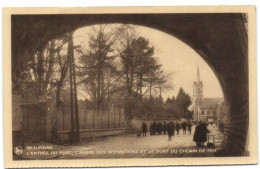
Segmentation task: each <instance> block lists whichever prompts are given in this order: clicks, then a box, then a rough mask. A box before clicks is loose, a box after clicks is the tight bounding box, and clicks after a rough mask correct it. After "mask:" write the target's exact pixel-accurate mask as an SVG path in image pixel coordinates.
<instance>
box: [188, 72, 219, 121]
mask: <svg viewBox="0 0 260 169" xmlns="http://www.w3.org/2000/svg"><path fill="white" fill-rule="evenodd" d="M219 100H220V98H204V97H203V83H202V81H201V80H200V73H199V68H197V79H196V81H195V82H194V83H193V99H192V103H193V106H192V109H193V121H195V122H199V121H204V122H217V107H218V101H219Z"/></svg>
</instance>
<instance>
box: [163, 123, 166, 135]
mask: <svg viewBox="0 0 260 169" xmlns="http://www.w3.org/2000/svg"><path fill="white" fill-rule="evenodd" d="M166 131H167V124H166V121H164V122H163V134H166Z"/></svg>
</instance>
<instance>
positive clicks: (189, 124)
mask: <svg viewBox="0 0 260 169" xmlns="http://www.w3.org/2000/svg"><path fill="white" fill-rule="evenodd" d="M188 131H189V134H191V122H189V123H188Z"/></svg>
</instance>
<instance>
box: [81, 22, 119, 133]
mask: <svg viewBox="0 0 260 169" xmlns="http://www.w3.org/2000/svg"><path fill="white" fill-rule="evenodd" d="M106 28H107V29H108V30H106ZM119 30H120V29H119ZM119 30H114V29H111V28H110V27H109V26H107V25H99V26H93V27H92V32H91V34H90V36H89V39H88V43H89V46H88V47H84V46H79V47H78V48H77V52H78V53H79V55H80V57H79V60H80V63H82V66H81V67H79V66H78V68H80V71H79V74H78V75H79V78H80V79H81V80H80V83H81V84H83V85H84V89H85V91H86V92H87V93H88V94H89V95H90V96H91V100H92V101H93V102H94V103H95V105H96V106H95V109H96V110H97V111H98V112H99V115H100V119H101V120H100V126H101V128H102V111H104V110H106V109H108V106H107V103H108V102H110V98H111V95H112V94H113V93H115V92H116V91H118V89H119V88H120V86H119V87H117V86H118V84H119V83H118V82H119V79H120V72H119V70H118V68H117V66H116V63H115V58H116V54H115V52H114V49H113V45H114V43H115V41H116V39H117V36H118V33H119V32H120V31H119ZM93 121H95V115H94V116H93ZM93 127H94V128H95V124H93Z"/></svg>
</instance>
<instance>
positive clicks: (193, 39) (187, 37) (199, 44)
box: [12, 14, 248, 155]
mask: <svg viewBox="0 0 260 169" xmlns="http://www.w3.org/2000/svg"><path fill="white" fill-rule="evenodd" d="M163 16H164V17H162V15H161V16H160V15H158V16H157V17H155V18H154V17H151V16H150V15H147V16H145V15H142V17H143V18H146V17H147V18H150V19H148V21H147V22H146V23H144V24H140V21H141V20H136V21H131V20H133V18H134V19H136V16H130V17H129V18H128V19H126V20H124V18H125V17H121V18H120V17H119V19H118V18H117V19H111V20H109V21H108V22H114V20H119V21H120V22H118V23H131V22H133V23H135V24H136V25H145V26H147V25H148V27H155V28H156V29H158V30H159V29H160V30H165V32H169V34H170V35H173V36H175V37H179V39H181V40H182V41H183V42H185V43H186V44H188V45H189V46H191V47H192V48H193V49H194V50H195V51H196V52H197V53H199V55H200V56H202V58H204V59H205V61H206V62H207V63H208V64H209V66H210V67H211V68H212V70H213V71H214V73H215V74H216V76H217V78H218V80H219V82H220V84H221V86H222V89H223V94H224V96H225V101H226V104H227V109H228V112H230V115H229V117H228V118H231V119H232V120H234V119H237V118H238V117H244V118H245V120H244V121H242V123H243V125H244V126H241V125H240V126H239V127H236V126H232V127H231V128H233V130H229V131H226V135H231V134H233V133H232V132H238V131H241V130H243V131H244V132H245V133H247V128H248V75H247V72H246V71H245V70H247V54H245V53H247V52H244V50H247V45H246V46H244V45H243V44H244V42H245V41H247V39H244V36H245V35H244V34H246V32H245V30H243V27H240V29H241V30H238V28H237V25H241V24H242V23H243V22H244V21H243V20H241V19H240V15H239V14H237V15H235V14H234V15H232V16H231V15H225V16H223V15H222V16H221V17H222V18H223V17H224V18H225V19H224V20H221V21H220V20H219V19H218V16H212V18H211V19H212V20H214V19H215V20H214V21H215V22H214V23H213V21H210V19H209V18H208V17H209V16H207V17H205V15H201V16H196V17H195V16H194V17H195V18H196V19H195V20H194V21H193V23H194V24H193V25H198V26H193V27H191V28H187V27H188V26H187V23H188V22H190V21H191V19H186V20H185V19H184V20H183V21H181V20H182V19H181V18H182V17H184V18H190V15H188V16H187V15H183V16H176V15H168V16H165V15H163ZM59 17H60V16H58V18H59ZM81 17H82V16H80V17H79V18H81ZM87 17H89V16H87ZM102 17H104V18H102ZM102 17H101V19H97V20H98V22H103V21H102V20H104V19H105V20H106V19H107V18H108V17H107V16H102ZM64 18H65V17H64ZM72 18H74V17H72ZM126 18H127V17H126ZM143 18H142V19H143ZM151 18H153V19H155V20H156V21H157V22H156V23H152V22H151ZM162 18H163V22H165V20H168V21H173V22H174V23H177V25H178V26H174V25H173V24H170V25H167V24H165V23H164V24H161V23H162V21H161V20H162ZM198 18H199V19H198ZM234 18H238V19H237V20H235V21H234ZM56 19H57V18H56ZM54 20H55V19H54ZM205 20H206V21H207V23H208V25H205V24H203V22H204V21H205ZM77 21H79V20H77ZM44 22H46V23H47V25H48V24H49V22H47V21H44ZM85 22H89V21H80V22H79V25H83V24H84V25H86V23H85ZM71 23H72V25H74V29H75V28H76V27H77V26H76V25H77V24H75V22H74V21H73V20H69V22H68V23H67V24H71ZM195 23H196V24H195ZM200 23H201V25H200ZM221 24H224V25H222V27H216V25H221ZM65 25H66V24H65ZM203 26H204V29H203V30H206V31H205V32H203V31H201V28H203ZM224 26H225V27H227V28H232V27H235V28H236V31H234V33H233V35H234V37H233V38H230V37H231V35H228V34H229V33H230V32H229V31H228V29H224V28H223V27H224ZM78 27H79V26H78ZM209 27H210V28H211V27H212V29H209ZM51 30H54V29H53V28H52V27H51V26H50V27H49V29H47V30H40V31H38V30H37V29H35V30H34V31H35V32H32V33H37V34H38V33H39V32H41V31H43V32H44V34H43V35H44V36H45V37H44V36H42V37H39V36H37V37H38V38H39V39H40V40H39V43H35V45H33V46H41V45H42V43H41V42H43V41H47V40H46V38H47V39H48V38H50V37H54V36H58V35H59V33H57V32H56V33H53V32H52V31H51ZM66 30H68V27H66V26H64V28H63V31H65V32H66ZM25 32H26V30H25ZM193 32H196V34H195V33H194V34H193ZM210 32H213V33H212V34H209V33H210ZM27 33H29V31H28V32H27ZM18 35H19V33H18ZM219 35H221V37H220V38H216V37H218V36H219ZM225 35H228V37H229V38H230V39H229V42H235V41H237V42H238V43H231V44H232V45H234V44H235V46H231V45H230V44H227V42H225V41H226V37H225ZM28 38H29V37H28ZM29 39H30V40H31V41H32V42H36V40H35V39H33V38H29ZM212 39H214V40H215V41H213V40H212ZM22 41H24V39H23V40H22ZM29 42H30V41H29ZM15 43H16V44H15V45H17V46H19V45H20V48H19V47H17V49H20V50H17V49H13V51H12V58H14V57H17V56H19V55H15V54H17V51H19V52H20V56H22V55H26V53H30V52H28V51H33V48H34V47H32V46H31V47H26V48H27V49H25V48H24V47H25V46H24V45H22V44H19V42H15ZM17 43H18V44H17ZM245 44H247V43H245ZM12 45H13V44H12ZM225 45H227V46H225ZM241 46H242V47H241ZM238 47H241V48H240V49H239V50H241V51H232V50H231V49H237V48H238ZM35 48H37V47H35ZM228 48H231V49H228ZM26 50H28V51H26ZM233 58H236V60H235V63H232V62H233V60H232V59H233ZM237 63H238V64H239V66H237ZM13 66H14V65H13ZM228 70H231V72H229V71H228ZM234 70H235V71H234ZM236 71H238V72H239V73H241V76H240V75H235V74H237V73H236ZM234 75H235V76H234ZM242 75H243V76H242ZM232 76H234V77H232ZM235 80H237V82H235ZM236 83H239V85H238V86H236ZM237 89H240V90H242V92H241V91H240V92H238V93H237ZM237 104H240V106H237ZM235 116H237V118H236V117H235ZM234 123H241V121H239V120H237V121H236V122H233V125H236V124H234ZM236 137H240V136H236ZM242 138H243V139H242V142H241V143H238V144H237V150H236V151H232V150H230V149H228V148H227V149H226V152H225V153H226V154H227V155H242V154H244V151H245V149H244V148H245V147H244V146H245V142H246V136H245V137H244V136H242ZM231 142H232V139H231V138H229V140H227V143H226V145H229V144H231ZM241 146H242V147H244V148H242V150H241V149H240V150H238V147H241ZM227 147H228V146H227Z"/></svg>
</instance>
